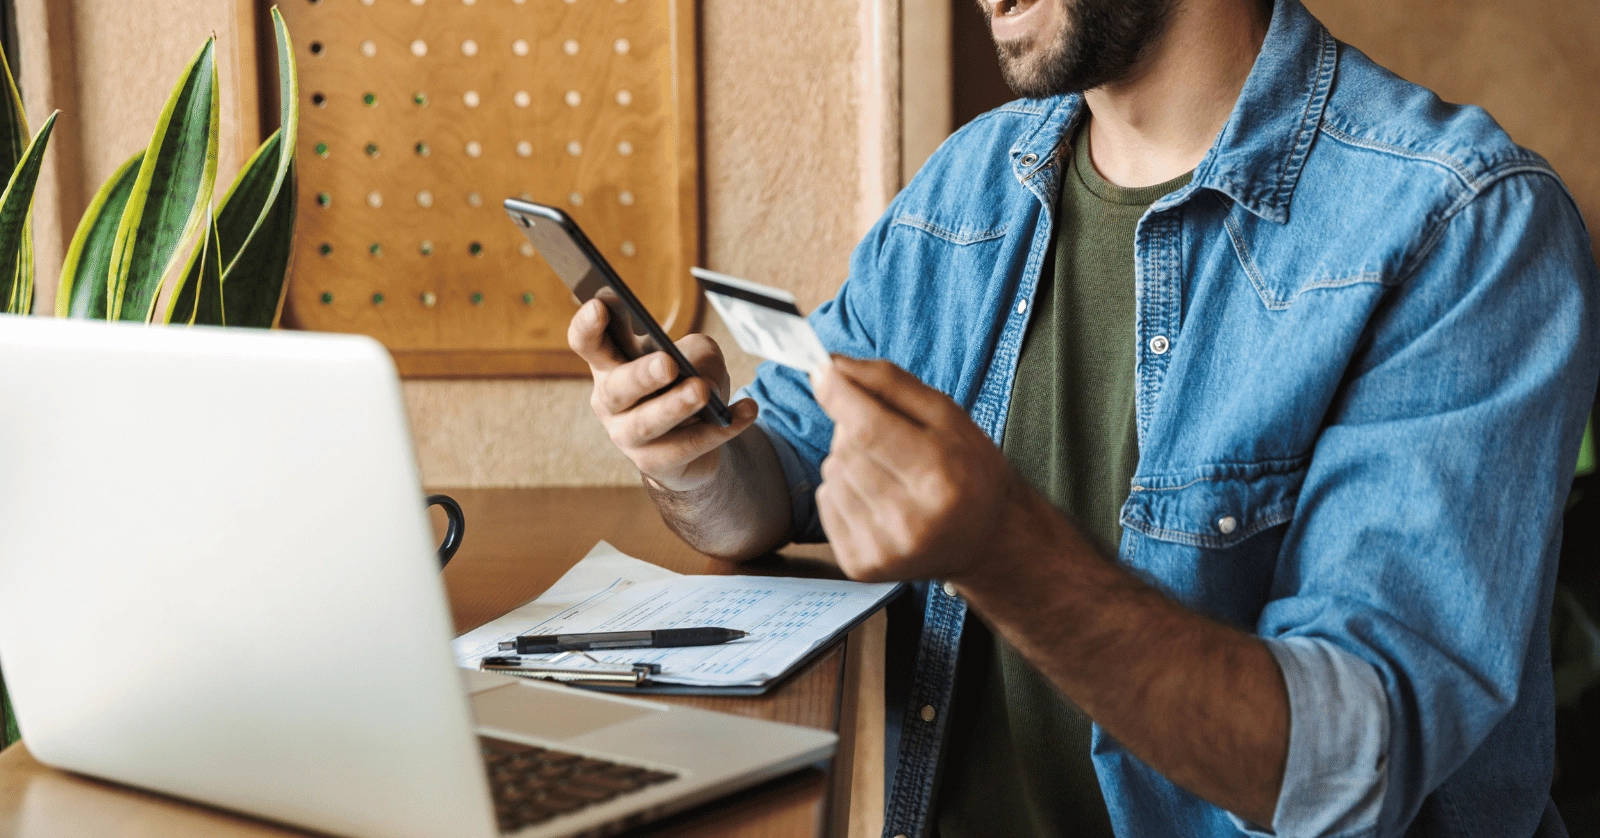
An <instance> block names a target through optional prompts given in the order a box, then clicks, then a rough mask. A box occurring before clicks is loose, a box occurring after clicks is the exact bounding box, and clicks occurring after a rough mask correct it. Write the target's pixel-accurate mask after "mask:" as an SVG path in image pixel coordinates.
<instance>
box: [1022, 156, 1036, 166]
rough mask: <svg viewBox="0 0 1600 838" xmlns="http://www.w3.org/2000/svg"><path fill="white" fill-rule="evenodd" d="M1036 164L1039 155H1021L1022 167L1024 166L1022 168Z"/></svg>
mask: <svg viewBox="0 0 1600 838" xmlns="http://www.w3.org/2000/svg"><path fill="white" fill-rule="evenodd" d="M1037 162H1039V155H1037V154H1024V155H1022V165H1024V166H1032V165H1033V164H1035V163H1037Z"/></svg>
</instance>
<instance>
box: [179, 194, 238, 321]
mask: <svg viewBox="0 0 1600 838" xmlns="http://www.w3.org/2000/svg"><path fill="white" fill-rule="evenodd" d="M189 271H190V272H191V273H190V275H188V276H187V277H186V280H185V282H184V284H183V285H182V286H181V287H179V288H178V289H177V291H176V292H174V293H173V295H172V300H173V303H172V304H171V305H169V306H168V307H167V314H166V318H165V320H166V322H168V323H182V324H184V325H188V326H194V325H196V324H201V325H211V326H221V325H224V322H225V320H226V318H225V317H223V313H222V253H221V236H219V235H218V234H217V217H216V215H215V213H209V212H208V214H207V217H206V228H205V238H204V239H202V240H201V242H200V246H199V247H198V248H195V258H194V259H193V260H191V261H190V263H189Z"/></svg>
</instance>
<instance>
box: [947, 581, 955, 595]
mask: <svg viewBox="0 0 1600 838" xmlns="http://www.w3.org/2000/svg"><path fill="white" fill-rule="evenodd" d="M944 595H945V596H955V595H956V586H955V585H953V584H951V583H949V582H946V583H944Z"/></svg>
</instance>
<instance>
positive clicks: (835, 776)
mask: <svg viewBox="0 0 1600 838" xmlns="http://www.w3.org/2000/svg"><path fill="white" fill-rule="evenodd" d="M442 491H445V492H447V493H448V494H451V495H452V496H454V497H455V498H456V499H457V500H458V501H460V502H461V505H462V507H463V509H464V510H465V512H466V516H467V532H466V539H465V542H464V544H463V546H462V548H461V552H460V553H459V554H457V556H456V558H455V560H454V561H452V562H451V563H450V566H449V568H447V569H446V570H445V573H444V580H445V586H446V588H447V589H448V590H449V594H450V606H451V609H452V610H453V612H454V615H455V623H456V630H457V631H458V632H459V631H466V630H468V629H471V628H474V627H476V626H478V625H481V624H483V623H485V622H487V621H489V620H491V619H493V618H495V617H498V616H499V615H501V614H503V613H505V612H506V611H508V610H510V609H511V608H513V607H515V606H517V605H520V604H521V603H523V602H526V601H527V600H529V599H531V598H533V597H535V596H537V595H538V594H539V593H540V592H542V591H544V590H545V589H546V588H548V587H549V586H550V585H551V584H552V583H554V582H555V581H556V579H558V578H560V576H561V574H563V573H565V572H566V571H567V569H568V568H570V567H571V566H572V565H573V564H575V563H576V562H577V561H578V560H579V559H580V558H582V557H583V555H584V554H585V553H587V552H588V550H589V548H591V547H593V546H594V543H595V542H596V541H598V540H600V539H605V540H606V541H609V542H611V544H612V545H614V546H615V547H617V548H618V549H619V550H621V551H623V552H624V553H627V554H629V555H632V556H638V557H640V558H644V559H648V560H650V561H652V562H655V563H657V564H660V565H661V566H663V567H666V568H668V569H671V570H675V571H678V572H680V573H734V572H740V571H751V570H755V571H757V572H770V573H776V574H790V575H793V574H805V575H812V574H824V573H828V572H829V568H830V565H828V564H827V563H826V562H824V561H822V560H821V556H823V555H824V554H821V553H817V552H814V551H813V552H810V553H809V555H799V554H798V553H797V555H796V556H795V557H788V558H785V559H784V560H783V561H773V562H760V563H757V565H756V566H755V567H754V568H751V567H749V566H742V567H739V568H735V567H734V566H731V565H728V564H725V563H722V562H718V561H715V560H713V559H710V558H708V557H706V556H704V555H702V554H700V553H697V552H695V551H694V550H691V549H690V548H689V547H688V546H687V545H685V544H684V543H683V542H682V541H681V540H679V539H678V538H677V537H676V536H674V535H673V534H672V533H671V532H669V531H668V530H667V529H666V527H665V526H664V525H663V524H662V523H661V519H660V517H659V516H658V515H656V512H655V509H654V507H652V506H651V504H650V501H649V498H647V497H646V496H645V493H644V491H643V490H642V489H635V488H622V489H618V488H596V489H461V490H451V489H444V490H442ZM435 514H436V516H437V518H436V520H435V526H436V528H441V527H442V523H443V516H442V514H439V513H437V511H435ZM800 552H803V551H800ZM883 626H884V623H883V616H882V615H881V614H880V615H878V616H877V617H876V618H874V619H873V620H872V621H869V622H868V623H867V624H866V625H864V626H862V627H861V628H860V629H857V630H856V631H855V632H853V633H852V634H851V635H850V637H849V638H848V639H847V641H846V642H845V643H843V644H841V645H840V646H838V647H836V648H835V649H833V650H832V651H830V652H828V653H827V654H825V655H823V656H822V657H820V658H819V659H818V660H817V661H816V662H814V663H813V664H811V665H810V666H808V667H807V668H806V669H805V670H803V671H802V672H800V673H799V674H797V675H796V676H795V677H794V678H792V679H790V680H789V681H788V682H786V683H784V684H783V685H781V686H779V687H778V688H777V689H775V690H774V691H773V692H772V693H770V694H768V695H766V696H762V697H759V698H720V697H718V698H712V697H671V698H663V699H662V700H666V701H673V702H676V703H681V704H689V705H693V706H696V707H703V708H707V709H711V710H719V711H722V712H727V713H737V714H740V715H744V716H752V717H755V718H762V719H772V720H777V721H784V722H790V723H793V724H801V725H809V726H812V727H818V728H824V729H828V730H835V731H838V732H839V734H840V750H839V753H840V755H841V758H840V759H836V760H835V763H834V764H835V769H834V770H833V771H831V772H822V771H817V770H808V771H804V772H800V773H799V774H796V775H791V776H789V777H786V778H783V779H780V780H777V781H774V782H773V783H769V784H767V785H765V786H762V787H760V788H758V789H753V790H751V791H748V792H745V793H742V794H739V795H734V796H733V797H730V798H726V799H724V800H721V801H718V802H716V803H713V804H709V805H707V806H704V807H701V808H700V809H697V810H695V811H693V812H690V813H686V814H684V815H680V816H678V817H675V818H672V819H669V820H668V821H665V822H661V823H658V824H655V825H652V826H650V827H647V828H645V829H644V830H642V831H640V832H637V833H634V834H636V835H642V836H643V835H647V836H652V838H657V837H658V836H674V838H677V837H678V836H696V838H712V837H713V836H715V838H722V837H723V836H752V837H754V836H762V837H763V838H766V837H768V836H770V838H779V837H780V836H782V837H783V838H788V837H789V836H807V838H810V836H818V835H839V836H843V835H846V834H847V833H848V834H851V835H876V832H875V831H874V825H875V823H876V821H877V819H878V817H879V815H878V813H879V812H881V811H882V788H883V780H882V773H881V771H882V768H881V766H882V764H883V759H882V754H883V752H882V736H881V730H882V680H881V678H882V672H883ZM860 695H866V696H868V698H867V700H865V701H860V700H858V698H857V697H858V696H860ZM858 730H863V731H872V735H866V736H858V735H857V731H858ZM857 743H860V747H857ZM852 787H854V789H855V792H854V793H852ZM298 834H301V833H298V832H295V831H293V830H288V829H285V828H283V827H280V826H275V825H271V824H264V823H261V822H258V821H254V820H251V819H248V818H243V817H239V816H237V815H232V814H229V813H225V812H219V811H216V810H213V809H209V808H205V807H201V806H196V805H193V804H189V803H185V802H182V801H176V800H171V799H167V798H162V797H158V796H155V795H150V794H146V793H142V792H137V791H132V790H129V789H125V788H121V787H118V786H113V785H110V784H107V783H102V782H98V781H95V780H89V779H85V778H82V777H78V776H75V775H70V774H66V773H63V772H60V771H56V770H54V769H51V768H47V767H45V766H43V765H41V764H39V763H38V762H37V761H35V760H34V759H33V758H32V757H31V756H30V755H29V754H28V752H27V748H26V744H25V743H23V744H18V745H14V746H12V747H11V748H9V749H7V750H6V751H5V752H4V753H0V836H19V837H24V838H58V836H59V837H60V838H66V836H80V835H96V836H140V838H143V837H144V836H191V835H192V836H202V835H203V836H227V837H228V838H232V836H240V837H241V838H243V837H244V836H249V838H262V837H263V836H287V835H298Z"/></svg>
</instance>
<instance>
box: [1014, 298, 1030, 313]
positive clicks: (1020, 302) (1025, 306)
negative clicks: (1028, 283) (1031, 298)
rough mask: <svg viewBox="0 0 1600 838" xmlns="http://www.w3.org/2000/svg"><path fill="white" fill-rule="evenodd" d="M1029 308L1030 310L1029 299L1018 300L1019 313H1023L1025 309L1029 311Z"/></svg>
mask: <svg viewBox="0 0 1600 838" xmlns="http://www.w3.org/2000/svg"><path fill="white" fill-rule="evenodd" d="M1027 310H1028V301H1027V300H1017V313H1018V314H1021V313H1023V312H1025V311H1027Z"/></svg>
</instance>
